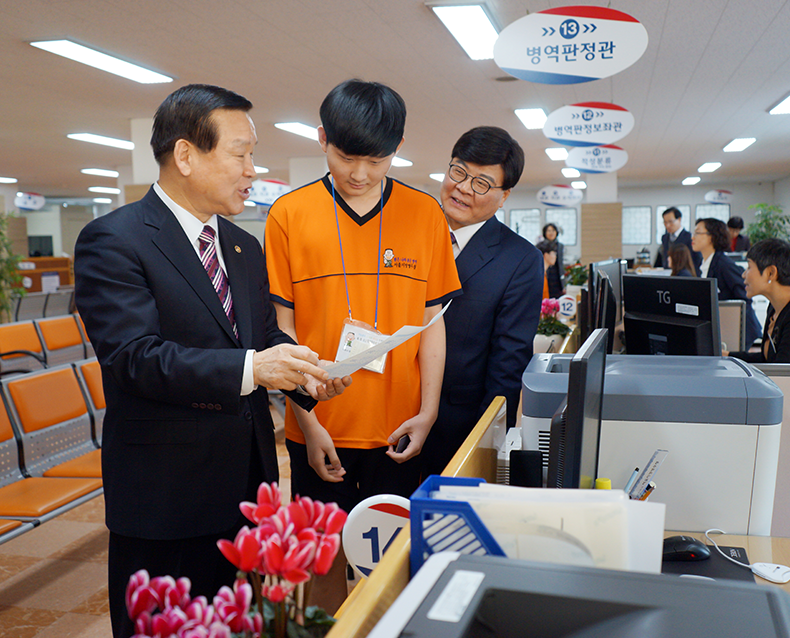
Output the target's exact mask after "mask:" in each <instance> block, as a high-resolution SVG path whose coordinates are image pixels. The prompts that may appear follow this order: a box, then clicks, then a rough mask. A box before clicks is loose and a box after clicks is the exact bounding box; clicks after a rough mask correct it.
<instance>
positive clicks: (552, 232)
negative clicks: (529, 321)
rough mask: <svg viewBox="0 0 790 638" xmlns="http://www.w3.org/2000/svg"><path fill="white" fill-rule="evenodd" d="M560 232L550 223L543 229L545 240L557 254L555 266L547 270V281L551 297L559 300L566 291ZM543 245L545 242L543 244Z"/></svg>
mask: <svg viewBox="0 0 790 638" xmlns="http://www.w3.org/2000/svg"><path fill="white" fill-rule="evenodd" d="M559 234H560V231H559V230H558V229H557V227H556V226H555V225H554V224H552V223H551V222H549V223H548V224H546V225H545V226H544V227H543V239H544V241H547V242H548V243H549V244H551V245H552V246H553V250H554V252H556V253H557V260H556V261H555V262H554V265H553V266H549V267H548V268H547V269H546V280H547V281H548V282H549V291H550V296H551V297H552V298H553V299H557V298H558V297H561V296H562V293H563V291H564V290H565V284H564V283H563V281H562V277H563V274H564V272H563V270H564V268H563V265H562V264H563V261H562V249H563V248H564V246H563V245H562V244H561V243H560V242H559V241H557V237H558V236H559ZM541 243H543V242H541Z"/></svg>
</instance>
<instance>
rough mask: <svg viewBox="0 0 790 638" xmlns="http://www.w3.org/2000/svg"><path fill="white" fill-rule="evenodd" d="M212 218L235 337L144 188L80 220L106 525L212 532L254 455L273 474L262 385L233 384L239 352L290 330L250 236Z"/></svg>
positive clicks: (229, 516)
mask: <svg viewBox="0 0 790 638" xmlns="http://www.w3.org/2000/svg"><path fill="white" fill-rule="evenodd" d="M218 222H219V242H220V245H221V247H222V253H223V258H224V260H225V265H226V268H227V275H228V280H229V282H230V286H231V294H232V296H233V307H234V311H235V316H236V323H237V328H238V332H239V338H238V339H237V338H236V337H235V336H234V334H233V330H232V327H231V325H230V322H229V321H228V318H227V316H226V315H225V312H224V311H223V309H222V306H221V304H220V301H219V297H218V296H217V293H216V292H215V290H214V287H213V286H212V284H211V281H210V280H209V278H208V276H207V274H206V271H205V270H204V268H203V266H202V265H201V263H200V260H199V258H198V256H197V254H196V252H195V249H194V248H193V247H192V245H191V244H190V242H189V240H188V239H187V236H186V234H185V233H184V231H183V229H182V228H181V226H180V224H179V223H178V220H177V219H176V218H175V216H174V215H173V213H172V212H171V211H170V210H169V209H168V208H167V207H166V206H165V204H164V203H163V202H162V201H161V200H160V199H159V197H158V196H157V195H156V193H155V192H154V190H153V189H151V190H149V191H148V194H147V195H146V196H145V197H144V198H143V199H142V200H141V201H139V202H135V203H133V204H129V205H128V206H124V207H122V208H120V209H118V210H117V211H115V212H112V213H110V214H109V215H106V216H104V217H100V218H98V219H96V220H94V221H93V222H91V223H90V224H88V225H87V226H86V228H85V229H84V230H83V231H82V233H80V236H79V239H78V241H77V246H76V250H75V263H74V271H75V284H76V286H75V295H76V303H77V307H78V309H79V311H80V314H81V316H82V318H83V320H84V322H85V327H86V329H87V332H88V336H89V338H90V340H91V343H92V344H93V346H94V348H95V350H96V354H97V357H98V359H99V363H100V364H101V368H102V380H103V383H104V394H105V398H106V403H107V411H106V415H105V417H104V432H103V447H102V472H103V478H104V490H105V500H106V512H107V526H108V527H109V528H110V530H111V531H113V532H116V533H118V534H123V535H125V536H132V537H139V538H149V539H174V538H187V537H192V536H198V535H205V534H214V533H218V532H222V531H224V530H227V529H229V528H230V527H232V526H233V525H234V523H235V522H236V520H237V519H238V516H239V509H238V504H239V502H240V501H242V500H245V499H247V498H249V494H248V492H249V490H248V487H249V486H248V483H249V480H250V478H249V475H250V471H251V470H250V467H251V462H252V461H253V458H254V457H253V455H255V456H256V457H257V458H256V459H255V465H256V466H257V467H258V468H259V469H258V474H260V468H262V470H263V477H262V478H265V479H266V480H269V481H271V480H276V479H277V476H278V472H277V458H276V452H275V448H274V435H273V428H272V421H271V416H270V414H269V407H268V397H267V394H266V390H265V389H264V388H258V389H257V390H255V391H253V392H252V394H250V395H248V396H245V397H242V396H240V394H239V393H240V389H241V380H242V374H243V367H244V358H245V354H246V351H247V350H248V349H255V350H262V349H264V348H267V347H270V346H272V345H275V344H278V343H292V340H291V338H290V337H288V336H287V335H286V334H285V333H283V332H281V331H280V330H279V329H278V327H277V322H276V318H275V313H274V310H273V308H272V306H271V304H270V302H269V290H268V280H267V277H266V268H265V264H264V260H263V255H262V252H261V246H260V244H259V243H258V242H257V240H256V239H255V238H253V237H252V236H251V235H249V234H248V233H246V232H244V231H242V230H240V229H239V228H237V227H235V226H234V225H233V224H232V223H231V222H229V221H227V220H225V219H222V218H219V219H218ZM308 407H310V406H308ZM253 445H255V446H256V447H255V450H254V451H253Z"/></svg>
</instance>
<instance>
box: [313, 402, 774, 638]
mask: <svg viewBox="0 0 790 638" xmlns="http://www.w3.org/2000/svg"><path fill="white" fill-rule="evenodd" d="M504 404H505V400H504V398H502V397H497V398H496V399H494V401H493V402H492V403H491V406H490V407H489V408H488V410H487V411H486V413H485V414H484V415H483V416H482V417H481V418H480V421H479V422H478V424H477V425H476V426H475V428H474V430H472V432H471V434H470V435H469V437H468V438H467V440H466V441H465V442H464V444H463V446H462V447H461V448H460V449H459V450H458V452H457V453H456V455H455V456H454V457H453V459H452V460H451V461H450V463H449V464H448V466H447V468H446V469H445V471H444V472H443V473H442V474H443V475H444V476H470V477H480V478H484V479H486V480H487V481H489V482H493V481H495V479H496V452H495V451H494V449H493V445H492V435H491V432H490V431H489V428H490V426H491V425H492V424H493V422H494V420H495V418H496V416H497V413H498V412H499V410H500V409H501V408H502V407H503V406H504ZM678 533H679V532H666V535H667V536H672V535H675V534H678ZM690 535H692V536H696V537H700V536H701V537H702V539H703V540H704V534H690ZM716 542H718V543H719V544H720V545H730V546H738V547H744V548H745V549H746V553H747V555H748V556H749V559H750V560H751V561H752V562H772V563H780V564H784V565H790V538H770V537H762V536H735V535H727V536H724V537H721V538H720V539H719V538H717V539H716ZM409 549H410V536H409V529H408V528H405V529H403V530H402V531H401V532H400V534H398V536H397V538H396V539H395V540H394V541H393V542H392V544H391V545H390V547H389V549H388V550H387V552H386V554H384V556H383V557H382V559H381V562H380V563H379V565H378V567H376V569H374V570H373V572H372V573H371V575H370V577H369V578H368V579H367V580H366V581H362V582H360V583H359V585H357V587H356V588H355V589H354V591H353V592H351V595H350V596H349V597H348V599H347V600H346V602H345V603H344V604H343V606H342V607H341V608H340V610H339V611H338V614H337V616H338V622H337V624H336V625H335V626H334V627H333V628H332V630H331V631H330V632H329V634H328V638H362V637H363V636H367V634H368V633H369V632H370V631H371V630H372V629H373V627H374V626H375V625H376V623H377V622H378V621H379V619H380V618H381V617H382V616H383V615H384V613H385V612H386V611H387V609H389V607H390V606H391V605H392V603H393V602H394V601H395V599H396V598H397V597H398V595H399V594H400V593H401V591H403V589H404V588H405V587H406V585H407V583H408V582H409ZM756 580H757V581H759V583H760V584H761V585H762V584H764V585H767V586H769V587H781V588H783V589H785V590H786V591H788V592H790V583H789V584H787V585H774V584H772V583H768V582H767V581H764V580H762V579H756Z"/></svg>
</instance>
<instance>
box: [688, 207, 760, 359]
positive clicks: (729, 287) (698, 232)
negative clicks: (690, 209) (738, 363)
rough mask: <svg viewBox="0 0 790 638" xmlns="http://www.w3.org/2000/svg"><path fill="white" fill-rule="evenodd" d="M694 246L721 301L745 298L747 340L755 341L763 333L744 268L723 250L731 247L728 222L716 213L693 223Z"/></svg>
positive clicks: (701, 273) (702, 268) (702, 267)
mask: <svg viewBox="0 0 790 638" xmlns="http://www.w3.org/2000/svg"><path fill="white" fill-rule="evenodd" d="M691 246H692V248H693V249H694V250H695V251H698V252H699V253H700V254H701V255H702V266H701V267H700V277H711V278H714V279H716V281H717V286H718V289H719V301H724V300H726V299H743V300H744V301H745V302H746V343H748V344H752V343H754V340H755V339H757V338H758V337H759V336H760V332H761V331H760V322H759V321H757V315H755V314H754V309H753V308H752V302H751V300H750V299H749V298H748V297H747V296H746V286H745V285H744V283H743V271H742V270H741V268H740V267H739V266H738V265H737V264H736V263H735V262H734V261H733V260H732V259H730V258H729V257H727V255H725V254H724V253H726V252H727V251H729V249H730V236H729V234H728V233H727V225H726V224H725V223H724V222H723V221H721V220H720V219H714V218H713V217H706V218H704V219H700V220H699V221H698V222H697V225H696V226H695V227H694V235H693V236H692V238H691Z"/></svg>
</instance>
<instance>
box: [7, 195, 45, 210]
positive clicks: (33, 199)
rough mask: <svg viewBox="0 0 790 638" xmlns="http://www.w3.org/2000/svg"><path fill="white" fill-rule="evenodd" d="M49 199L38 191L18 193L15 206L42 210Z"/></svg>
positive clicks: (23, 208)
mask: <svg viewBox="0 0 790 638" xmlns="http://www.w3.org/2000/svg"><path fill="white" fill-rule="evenodd" d="M46 203H47V200H46V199H45V198H44V196H43V195H39V194H38V193H17V196H16V197H15V198H14V206H16V207H17V208H20V209H22V210H41V209H42V208H44V204H46Z"/></svg>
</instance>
